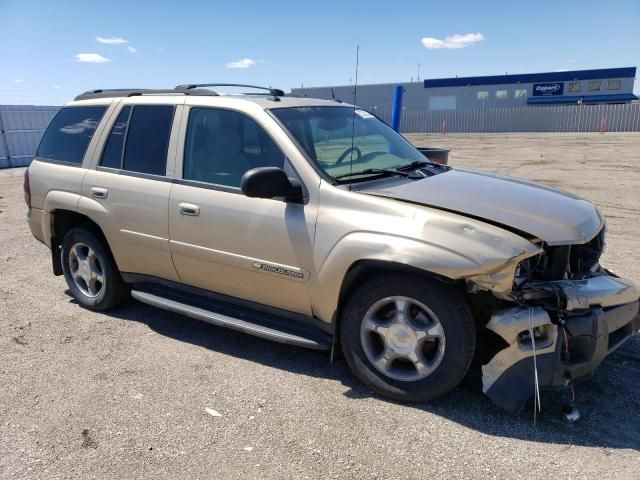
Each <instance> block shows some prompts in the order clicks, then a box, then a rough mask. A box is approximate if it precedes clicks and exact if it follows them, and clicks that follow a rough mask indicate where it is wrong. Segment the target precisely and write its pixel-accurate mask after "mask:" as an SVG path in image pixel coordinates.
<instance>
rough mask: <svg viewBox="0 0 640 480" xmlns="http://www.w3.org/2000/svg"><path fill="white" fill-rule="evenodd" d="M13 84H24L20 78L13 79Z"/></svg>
mask: <svg viewBox="0 0 640 480" xmlns="http://www.w3.org/2000/svg"><path fill="white" fill-rule="evenodd" d="M13 83H24V80H22V79H21V78H14V79H13Z"/></svg>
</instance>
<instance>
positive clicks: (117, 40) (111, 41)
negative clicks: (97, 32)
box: [96, 37, 129, 45]
mask: <svg viewBox="0 0 640 480" xmlns="http://www.w3.org/2000/svg"><path fill="white" fill-rule="evenodd" d="M96 42H98V43H104V44H107V45H122V44H123V43H129V40H126V39H124V38H122V37H96Z"/></svg>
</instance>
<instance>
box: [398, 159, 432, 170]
mask: <svg viewBox="0 0 640 480" xmlns="http://www.w3.org/2000/svg"><path fill="white" fill-rule="evenodd" d="M430 164H431V162H426V161H423V160H420V161H415V162H411V163H409V164H407V165H403V166H401V167H398V168H397V170H400V171H405V170H417V169H418V168H422V167H426V166H427V165H430Z"/></svg>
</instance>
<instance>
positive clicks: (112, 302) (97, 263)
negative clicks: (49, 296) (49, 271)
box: [62, 227, 131, 310]
mask: <svg viewBox="0 0 640 480" xmlns="http://www.w3.org/2000/svg"><path fill="white" fill-rule="evenodd" d="M62 270H63V272H64V278H65V280H66V281H67V285H68V286H69V290H71V293H72V294H73V297H74V298H75V299H76V300H77V301H78V303H79V304H80V305H82V306H83V307H85V308H88V309H90V310H108V309H110V308H114V307H117V306H120V305H122V304H124V303H126V302H127V301H128V300H129V299H130V294H131V287H130V286H129V285H128V284H126V283H124V282H123V281H122V277H121V276H120V272H119V271H118V268H117V267H116V264H115V261H114V260H113V256H112V255H111V252H110V251H109V250H108V248H107V246H106V244H105V242H104V240H103V239H102V236H101V235H97V234H96V233H95V232H94V231H92V230H89V229H87V228H84V227H76V228H72V229H71V230H69V231H68V232H67V234H66V235H65V236H64V239H63V240H62Z"/></svg>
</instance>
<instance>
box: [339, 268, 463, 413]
mask: <svg viewBox="0 0 640 480" xmlns="http://www.w3.org/2000/svg"><path fill="white" fill-rule="evenodd" d="M340 341H341V347H342V350H343V352H344V356H345V358H346V360H347V363H348V364H349V367H350V368H351V370H352V371H353V372H354V374H355V375H356V376H357V377H358V378H359V379H360V380H361V381H362V382H363V383H364V384H366V385H367V386H368V387H370V388H372V389H373V390H375V391H376V392H378V393H380V394H382V395H384V396H387V397H389V398H392V399H395V400H401V401H427V400H432V399H434V398H436V397H439V396H441V395H444V394H445V393H447V392H449V391H450V390H452V389H453V388H455V387H456V386H457V385H458V383H460V381H461V380H462V378H463V377H464V375H465V373H466V372H467V369H468V368H469V364H470V363H471V360H472V358H473V354H474V350H475V329H474V324H473V319H472V316H471V312H470V310H469V307H468V306H467V304H466V302H465V300H464V299H463V298H462V296H461V295H460V294H459V293H458V292H457V291H455V290H454V289H453V288H447V287H446V286H444V285H442V284H439V283H436V282H433V281H429V280H426V279H423V278H417V277H412V276H406V275H392V276H389V277H385V278H378V279H374V280H372V281H370V282H367V283H366V284H364V285H363V286H362V287H360V288H359V289H358V290H357V291H356V292H354V293H353V294H352V295H351V297H350V299H349V300H348V301H347V304H346V306H345V309H344V313H343V317H342V321H341V324H340Z"/></svg>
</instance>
